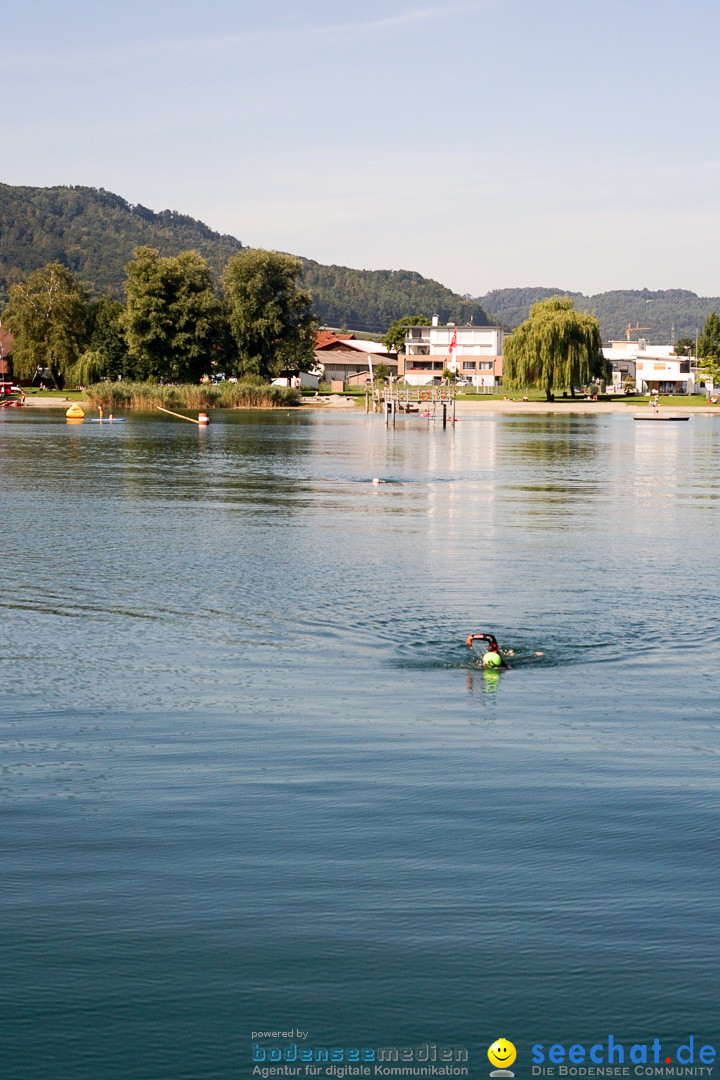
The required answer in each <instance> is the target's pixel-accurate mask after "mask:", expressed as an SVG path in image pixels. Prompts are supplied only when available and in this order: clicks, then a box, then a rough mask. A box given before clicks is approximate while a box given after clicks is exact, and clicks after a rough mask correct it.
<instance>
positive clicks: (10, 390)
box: [0, 381, 25, 409]
mask: <svg viewBox="0 0 720 1080" xmlns="http://www.w3.org/2000/svg"><path fill="white" fill-rule="evenodd" d="M24 398H25V394H24V393H23V389H22V387H21V386H15V385H14V383H11V382H3V381H0V409H20V408H22V406H23V404H24Z"/></svg>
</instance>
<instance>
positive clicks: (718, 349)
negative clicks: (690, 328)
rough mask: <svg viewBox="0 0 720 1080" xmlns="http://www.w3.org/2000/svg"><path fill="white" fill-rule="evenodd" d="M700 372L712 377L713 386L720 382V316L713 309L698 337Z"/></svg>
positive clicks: (706, 376) (708, 377) (709, 377)
mask: <svg viewBox="0 0 720 1080" xmlns="http://www.w3.org/2000/svg"><path fill="white" fill-rule="evenodd" d="M697 351H698V357H699V358H700V374H701V375H703V376H704V377H705V378H707V379H712V384H713V386H717V385H718V384H720V316H719V315H718V313H717V312H716V311H711V312H710V314H709V315H708V317H707V319H706V320H705V325H704V326H703V328H702V333H701V334H700V336H699V337H698V347H697Z"/></svg>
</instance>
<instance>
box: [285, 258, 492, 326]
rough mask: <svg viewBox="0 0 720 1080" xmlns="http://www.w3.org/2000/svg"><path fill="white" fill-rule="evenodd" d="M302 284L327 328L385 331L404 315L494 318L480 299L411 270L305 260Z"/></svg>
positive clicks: (462, 320) (448, 319)
mask: <svg viewBox="0 0 720 1080" xmlns="http://www.w3.org/2000/svg"><path fill="white" fill-rule="evenodd" d="M302 262H303V266H304V267H305V273H304V275H303V283H304V285H305V286H306V287H307V288H308V289H310V291H311V292H312V294H313V297H314V305H313V306H314V308H315V310H316V311H317V312H318V314H319V315H320V318H321V320H322V322H323V323H325V324H326V325H327V326H335V327H342V326H346V327H347V328H348V329H349V330H371V331H375V332H377V333H384V332H385V331H386V330H387V328H388V326H389V325H390V323H392V322H395V320H396V319H401V318H403V316H405V315H425V316H427V317H428V318H429V317H430V316H431V315H438V316H439V318H440V322H455V323H469V322H473V323H475V325H476V326H482V325H487V323H489V322H494V320H492V319H490V318H489V317H488V314H487V312H486V311H485V309H484V308H483V306H482V305H481V304H480V302H479V301H478V300H471V299H470V298H469V297H463V296H458V294H457V293H454V292H451V291H450V289H446V288H445V286H444V285H441V284H440V283H439V282H438V281H433V280H432V279H431V278H424V277H423V276H422V275H421V274H417V273H414V272H413V271H412V270H351V269H350V268H349V267H347V266H322V265H321V264H320V263H317V262H313V261H312V259H303V260H302Z"/></svg>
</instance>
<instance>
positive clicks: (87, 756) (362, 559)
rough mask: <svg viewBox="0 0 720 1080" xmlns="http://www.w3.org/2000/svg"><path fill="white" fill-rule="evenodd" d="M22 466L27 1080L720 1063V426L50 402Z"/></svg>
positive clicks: (11, 805)
mask: <svg viewBox="0 0 720 1080" xmlns="http://www.w3.org/2000/svg"><path fill="white" fill-rule="evenodd" d="M0 469H1V475H2V484H1V490H0V513H1V516H2V553H3V566H4V571H5V573H4V588H3V590H2V598H1V600H0V605H1V608H2V635H1V636H0V653H1V655H2V668H3V673H4V680H3V682H4V685H3V694H2V699H1V704H0V740H1V744H2V758H1V760H2V766H1V772H0V800H1V801H0V807H1V818H0V822H1V824H0V844H1V847H2V919H0V957H1V958H2V959H1V961H0V963H1V964H2V978H1V979H0V1018H1V1020H2V1023H1V1024H0V1040H1V1045H0V1076H2V1078H3V1080H4V1078H7V1080H121V1078H122V1080H140V1078H142V1080H166V1078H167V1080H170V1078H172V1080H186V1078H187V1080H189V1078H192V1080H211V1078H213V1080H215V1078H226V1077H227V1078H232V1077H250V1076H251V1075H252V1069H253V1061H252V1055H251V1044H252V1043H253V1042H257V1044H258V1046H261V1047H263V1048H264V1049H266V1050H268V1051H269V1049H270V1047H271V1046H276V1045H279V1046H281V1047H285V1048H286V1049H287V1048H288V1047H290V1045H292V1043H293V1040H292V1039H290V1040H284V1041H283V1040H282V1039H277V1038H273V1037H261V1036H262V1033H265V1034H266V1035H267V1034H268V1033H270V1035H271V1034H272V1032H277V1031H279V1032H282V1031H285V1032H288V1031H291V1030H292V1031H294V1030H297V1029H300V1030H302V1031H303V1032H306V1033H307V1035H306V1040H305V1042H306V1045H307V1046H311V1047H328V1046H330V1047H340V1048H352V1047H423V1046H425V1045H437V1046H438V1047H440V1046H443V1047H455V1048H457V1047H459V1048H466V1049H467V1051H468V1065H469V1073H468V1075H469V1076H470V1077H472V1078H473V1080H479V1078H482V1077H485V1076H486V1075H487V1073H488V1071H489V1065H488V1059H487V1048H488V1046H489V1044H490V1043H491V1042H493V1041H494V1040H495V1039H496V1038H498V1037H500V1036H502V1037H505V1038H508V1039H511V1040H512V1042H513V1043H514V1044H515V1046H516V1048H517V1055H518V1056H517V1061H516V1063H515V1067H514V1070H515V1073H516V1076H518V1077H520V1078H529V1077H530V1076H531V1063H532V1062H531V1047H532V1046H533V1045H535V1044H542V1045H543V1046H544V1047H545V1052H546V1053H547V1048H548V1046H550V1045H551V1044H553V1043H559V1044H563V1045H564V1046H565V1047H568V1046H570V1045H571V1044H574V1043H579V1044H583V1045H584V1046H586V1047H589V1046H590V1045H591V1044H592V1043H605V1044H606V1043H607V1040H608V1037H609V1036H612V1037H613V1038H614V1040H615V1041H616V1042H622V1043H623V1044H624V1046H625V1053H626V1055H627V1053H628V1051H629V1047H630V1045H631V1044H648V1045H649V1044H650V1043H652V1040H653V1039H655V1038H658V1039H659V1040H660V1041H661V1043H662V1046H663V1054H664V1053H665V1049H666V1047H667V1048H669V1049H668V1054H669V1055H672V1057H673V1060H675V1053H676V1049H677V1046H678V1045H679V1044H680V1043H683V1044H685V1043H687V1040H688V1038H689V1037H690V1036H693V1037H694V1039H695V1047H696V1050H695V1059H694V1060H695V1064H698V1057H697V1047H699V1046H700V1045H702V1044H706V1043H710V1044H713V1045H717V1043H718V1039H719V1038H720V1033H718V1031H717V1017H718V1010H717V996H718V970H717V969H718V938H719V931H720V905H718V894H719V893H720V867H719V865H718V863H719V844H718V831H719V830H718V803H719V794H720V784H719V779H718V752H719V748H720V742H719V739H718V726H719V723H718V715H719V714H718V680H717V671H718V657H719V655H720V625H719V623H718V616H717V592H718V590H717V582H716V568H715V560H714V555H715V549H716V545H717V543H718V536H719V535H720V426H719V425H718V422H717V420H716V419H715V418H714V417H712V416H700V415H697V416H693V417H692V419H691V420H690V422H689V423H687V424H633V422H632V419H631V418H630V416H629V415H628V416H623V415H597V416H593V415H580V414H577V415H572V414H568V415H565V414H561V415H558V414H552V415H511V416H508V415H500V414H495V413H490V412H483V413H482V414H461V419H460V422H458V424H457V425H456V426H455V427H454V428H452V427H448V429H447V430H443V429H442V426H441V425H440V424H439V423H428V422H425V421H423V420H421V419H420V418H418V417H409V418H400V419H399V420H398V422H397V425H396V427H395V428H394V429H393V428H392V427H390V428H386V427H385V425H384V423H383V420H382V418H381V417H379V416H372V415H370V416H366V415H365V414H364V413H360V412H358V413H354V412H351V413H346V412H330V411H326V412H322V411H310V412H293V413H292V414H287V413H286V412H284V411H280V412H278V413H275V412H256V413H248V412H238V413H227V414H213V416H212V418H211V424H210V426H209V428H208V429H207V430H202V429H200V430H199V429H197V428H196V427H195V426H194V425H190V424H183V423H180V422H179V421H174V420H172V419H171V418H159V417H158V416H157V415H155V416H151V415H146V414H131V413H130V414H127V422H126V423H125V424H122V425H97V424H92V425H91V424H88V423H81V424H68V423H67V422H66V421H65V418H64V416H62V414H61V413H50V412H40V411H34V410H26V411H25V412H23V413H21V414H19V415H16V414H12V415H3V414H1V413H0ZM373 477H379V478H381V479H382V480H383V481H384V483H382V484H372V483H371V480H372V478H373ZM484 631H491V632H493V633H494V634H495V635H496V636H497V638H498V640H499V642H500V645H501V648H503V649H505V650H507V651H508V652H509V653H511V655H509V657H508V658H509V660H510V662H511V665H512V666H511V668H510V669H509V670H507V671H504V672H502V673H501V674H500V675H497V674H494V673H487V674H486V673H483V671H482V669H481V668H480V667H479V664H478V659H477V657H475V656H474V654H473V653H471V651H470V650H469V649H468V648H467V647H466V645H465V639H466V637H467V635H468V634H469V633H473V632H484ZM537 654H542V655H537ZM253 1033H255V1036H253ZM295 1042H297V1039H295ZM256 1056H258V1055H257V1053H256ZM344 1060H347V1058H345V1059H344ZM323 1069H324V1067H323ZM302 1075H303V1076H304V1075H305V1072H304V1070H303V1072H302ZM556 1075H557V1073H556ZM631 1075H632V1073H631ZM324 1076H325V1072H324V1071H323V1073H322V1075H320V1074H319V1080H323V1078H324Z"/></svg>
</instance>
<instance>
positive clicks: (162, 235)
mask: <svg viewBox="0 0 720 1080" xmlns="http://www.w3.org/2000/svg"><path fill="white" fill-rule="evenodd" d="M143 244H145V245H147V246H149V247H153V248H157V249H158V251H159V252H160V253H161V254H162V255H177V254H179V253H180V252H181V251H186V250H187V249H188V248H194V249H195V250H196V251H199V252H200V254H201V255H204V256H205V258H206V259H207V260H208V262H209V263H210V265H211V266H212V268H213V270H214V271H215V273H216V275H217V276H218V277H219V276H220V274H221V273H222V270H223V268H224V266H225V264H226V263H227V261H228V259H230V258H231V257H232V256H233V255H234V254H236V252H238V251H241V250H242V249H243V245H242V243H241V242H240V241H239V240H236V239H235V237H233V236H221V235H220V233H216V232H213V231H212V229H209V228H208V227H207V225H204V224H203V223H202V222H201V221H196V220H195V219H194V218H191V217H187V216H186V215H184V214H178V213H176V212H175V211H173V210H163V211H162V212H160V213H155V212H154V211H152V210H148V209H147V207H145V206H132V205H131V204H130V203H128V202H126V201H125V199H122V198H121V197H120V196H119V195H113V194H112V192H109V191H104V190H103V189H102V188H101V189H96V188H89V187H53V188H35V187H12V186H10V185H9V184H0V310H2V307H4V305H5V303H6V302H7V296H8V289H9V286H10V285H11V284H12V283H13V282H16V281H21V280H22V279H23V278H25V277H26V276H27V274H29V273H31V272H32V271H33V270H37V269H38V268H39V267H41V266H45V265H46V264H47V263H49V262H52V261H54V260H55V259H59V260H60V262H61V263H63V264H64V265H65V266H67V267H68V269H69V270H72V271H73V273H75V274H76V275H77V276H78V278H79V279H80V280H81V281H83V282H84V283H85V284H86V285H87V286H88V287H89V288H90V289H91V290H92V291H93V292H95V293H99V294H103V293H104V294H108V295H110V296H114V297H116V298H117V299H118V300H121V299H123V282H124V280H125V266H126V265H127V263H128V262H129V261H130V259H131V258H132V253H133V251H134V249H135V248H136V247H139V246H141V245H143ZM302 262H303V265H304V267H305V273H304V284H305V285H306V287H307V288H309V289H311V290H312V293H313V297H314V305H313V306H314V309H315V311H316V313H317V314H318V316H319V318H320V321H321V322H323V323H325V324H327V325H331V326H337V327H341V326H346V327H348V329H351V330H368V331H375V332H377V333H384V332H385V331H386V330H387V328H388V326H389V325H390V323H391V322H394V321H395V320H396V319H400V318H402V317H403V316H404V315H411V314H419V313H423V314H426V315H428V316H430V315H433V314H437V315H439V316H440V319H441V321H443V322H448V321H453V322H469V321H470V320H471V319H472V320H473V321H474V322H475V323H477V324H482V323H486V322H487V321H488V317H487V315H486V313H485V311H484V310H483V307H482V306H481V304H480V303H479V302H478V301H476V300H471V299H469V298H468V297H461V296H458V295H457V294H456V293H453V292H451V291H450V289H446V288H445V287H444V286H443V285H440V284H439V283H438V282H437V281H431V280H429V279H427V278H423V277H422V276H421V275H420V274H416V273H413V272H412V271H409V270H376V271H375V270H353V269H350V268H349V267H346V266H321V265H320V264H319V263H317V262H313V261H312V260H311V259H303V260H302Z"/></svg>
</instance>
